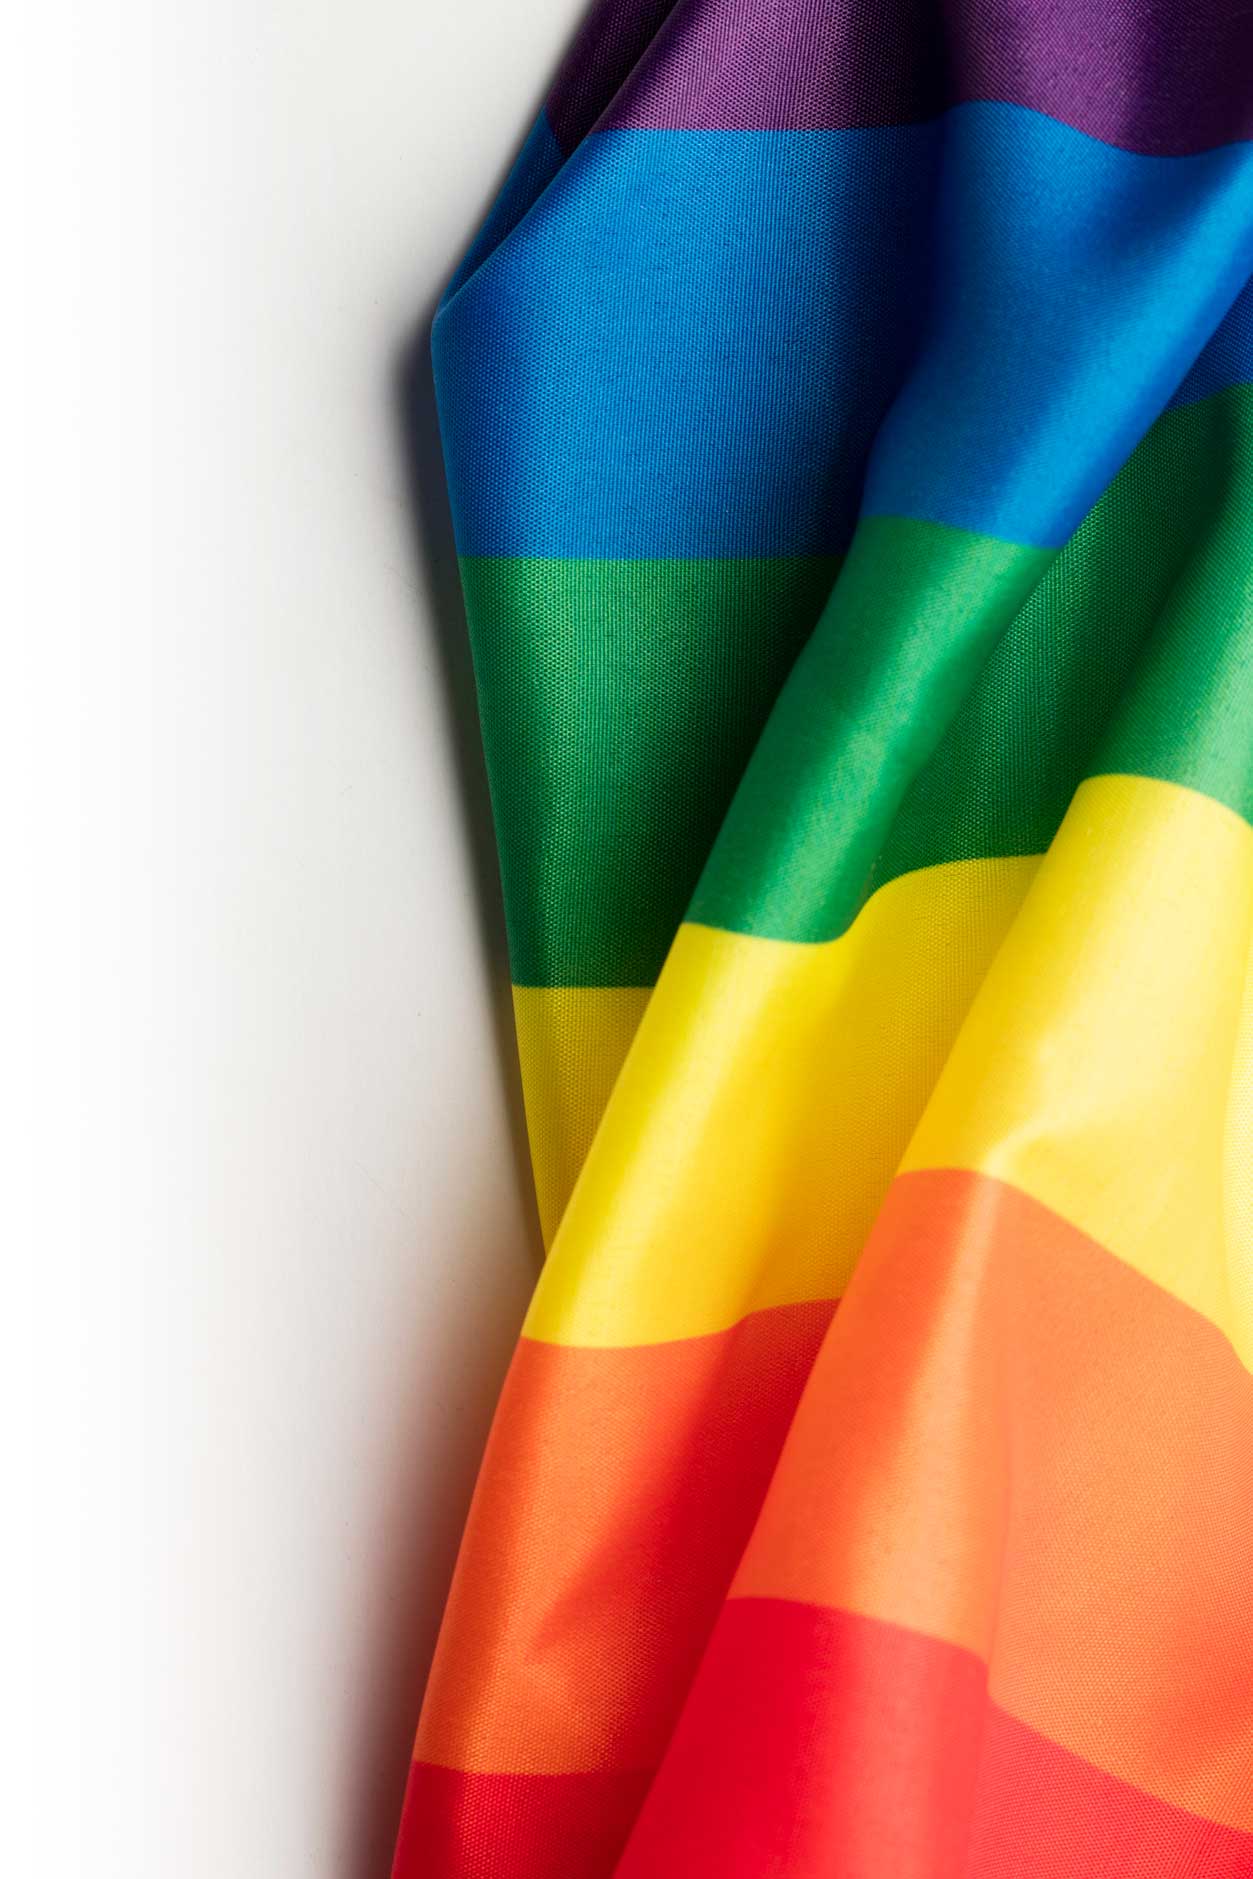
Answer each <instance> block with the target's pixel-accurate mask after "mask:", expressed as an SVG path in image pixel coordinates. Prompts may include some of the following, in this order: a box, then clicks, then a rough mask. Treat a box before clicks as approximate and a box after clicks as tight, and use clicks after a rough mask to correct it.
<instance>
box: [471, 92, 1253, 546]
mask: <svg viewBox="0 0 1253 1879" xmlns="http://www.w3.org/2000/svg"><path fill="white" fill-rule="evenodd" d="M545 174H546V182H547V186H546V187H543V186H542V185H541V187H540V188H539V189H538V190H536V189H534V188H531V193H530V195H529V197H528V198H527V201H528V203H529V206H528V207H526V208H525V209H524V210H523V212H521V214H520V215H518V214H515V213H514V211H513V210H512V209H511V210H510V212H509V216H508V218H507V219H508V223H509V229H510V232H508V234H507V238H506V239H504V240H500V239H499V237H497V238H496V240H495V241H493V242H489V243H488V244H486V246H484V247H482V248H481V249H480V253H481V254H485V255H486V258H485V259H482V260H481V262H480V264H479V265H477V266H475V267H473V268H470V266H469V264H467V266H466V268H464V269H463V270H462V273H461V276H460V279H461V282H462V283H463V284H462V285H460V286H459V288H458V290H456V291H453V292H450V296H449V298H448V300H447V303H446V305H445V308H444V310H443V312H442V313H441V315H440V317H439V319H438V321H437V323H436V330H435V336H434V345H435V357H436V368H437V376H438V383H439V391H440V401H441V409H442V414H443V419H444V425H445V446H446V456H447V462H448V471H449V482H450V489H451V494H452V499H453V509H454V517H455V521H456V527H457V535H458V543H459V546H460V548H461V551H462V552H463V553H466V554H478V555H554V556H570V557H587V558H592V557H597V556H605V557H608V556H641V557H665V556H744V555H773V554H789V553H791V554H805V553H820V552H831V551H834V550H838V549H839V548H841V547H842V546H843V545H844V544H845V542H846V540H847V538H848V534H849V532H850V528H851V525H852V522H853V520H854V517H855V514H856V511H857V507H858V503H859V500H860V497H861V492H862V484H863V478H864V476H865V466H866V461H867V456H868V453H869V451H870V447H871V445H872V443H875V438H876V433H879V436H878V441H877V443H875V448H874V456H873V461H872V465H871V472H870V480H869V484H868V487H867V506H868V507H869V508H870V509H872V510H874V511H876V512H887V513H895V514H903V515H914V516H918V517H921V518H924V519H929V520H934V521H939V522H947V523H949V524H952V525H955V526H958V527H963V528H968V529H972V530H975V531H976V532H979V533H983V534H993V535H1001V536H1003V537H1006V538H1008V539H1011V540H1017V541H1024V542H1033V543H1040V544H1049V543H1054V542H1059V541H1061V540H1064V539H1065V537H1066V536H1067V535H1068V534H1069V533H1070V531H1071V529H1072V528H1073V527H1074V525H1075V523H1076V521H1077V520H1078V519H1079V517H1080V516H1081V515H1082V514H1083V513H1084V511H1085V510H1086V509H1087V507H1088V506H1089V505H1090V503H1091V502H1092V501H1093V500H1094V499H1095V497H1096V495H1097V494H1099V492H1100V490H1101V488H1103V487H1104V485H1105V483H1106V482H1107V481H1108V480H1109V478H1110V476H1111V475H1112V474H1113V472H1114V471H1115V470H1116V469H1117V467H1118V465H1119V464H1120V463H1121V462H1122V461H1123V459H1124V458H1125V457H1126V456H1127V454H1128V453H1129V451H1130V449H1131V448H1132V447H1133V445H1134V443H1135V442H1136V440H1137V439H1138V437H1139V435H1140V434H1141V433H1142V431H1143V430H1144V428H1145V427H1146V426H1147V424H1148V423H1149V422H1150V421H1151V420H1152V418H1153V417H1154V416H1155V415H1156V413H1157V411H1158V410H1160V409H1161V408H1162V406H1163V405H1165V404H1166V403H1167V402H1168V401H1169V400H1170V398H1171V396H1172V394H1173V393H1174V392H1175V391H1176V388H1177V387H1179V385H1180V381H1181V379H1183V377H1184V375H1185V373H1187V371H1188V368H1189V366H1190V364H1191V363H1192V361H1193V360H1194V359H1195V358H1196V356H1197V354H1198V352H1199V351H1200V349H1201V348H1202V346H1203V345H1204V343H1205V341H1206V339H1207V337H1208V336H1209V334H1210V333H1211V332H1212V330H1213V328H1214V327H1215V326H1216V325H1217V323H1218V322H1219V320H1220V319H1221V318H1222V315H1223V313H1224V312H1225V311H1226V309H1227V308H1228V307H1229V306H1230V304H1231V302H1232V300H1233V299H1234V297H1235V295H1236V293H1237V291H1238V289H1239V287H1240V285H1241V280H1242V278H1243V277H1245V276H1247V272H1248V260H1247V256H1248V243H1249V239H1250V230H1251V229H1253V150H1250V148H1249V147H1248V146H1244V145H1236V146H1229V147H1227V148H1224V149H1221V150H1216V151H1210V152H1206V153H1204V154H1202V155H1198V156H1189V157H1146V156H1140V155H1135V154H1133V153H1130V152H1127V151H1124V150H1120V149H1115V148H1113V147H1111V146H1109V145H1106V144H1102V143H1098V142H1097V141H1095V140H1094V139H1092V138H1089V137H1086V136H1084V135H1083V134H1082V133H1081V132H1078V131H1074V130H1071V129H1069V128H1068V127H1066V126H1064V125H1060V124H1057V123H1055V122H1054V121H1053V120H1052V119H1049V118H1046V117H1042V116H1039V115H1037V114H1036V113H1034V112H1030V111H1027V110H1024V109H1022V108H1020V107H1017V106H1012V105H996V104H972V105H964V106H961V107H959V108H958V109H956V110H954V111H952V112H950V113H949V114H948V116H947V117H946V118H945V119H942V120H940V121H939V122H938V123H931V124H924V125H910V126H903V127H894V128H887V129H871V130H851V131H784V132H753V131H748V132H743V131H652V130H644V131H605V132H597V133H594V134H593V135H592V136H590V137H588V138H586V139H585V140H584V141H583V143H582V144H580V146H579V147H578V149H577V150H576V152H575V153H574V155H573V156H572V157H570V158H568V159H567V160H566V162H565V164H564V166H563V167H562V168H561V169H560V171H559V172H557V173H555V174H552V175H548V174H547V172H545ZM937 179H938V180H937ZM515 208H516V199H515ZM1242 253H1243V256H1244V259H1243V264H1242V265H1243V275H1242V274H1241V272H1240V270H1241V262H1240V260H1238V258H1237V257H1238V256H1240V255H1241V254H1242ZM911 359H913V360H915V363H914V365H913V369H912V370H911V371H909V375H908V379H907V378H906V373H907V368H908V367H909V365H910V361H911ZM902 383H904V385H905V389H904V391H903V392H902V395H901V396H900V397H899V399H897V402H896V404H895V407H894V408H893V409H892V411H891V415H890V416H889V417H888V418H887V420H886V422H884V418H885V413H887V411H888V407H889V406H890V405H891V404H892V401H893V398H894V397H895V395H896V393H897V391H898V390H899V389H900V387H901V386H902ZM881 426H882V429H881V428H880V427H881Z"/></svg>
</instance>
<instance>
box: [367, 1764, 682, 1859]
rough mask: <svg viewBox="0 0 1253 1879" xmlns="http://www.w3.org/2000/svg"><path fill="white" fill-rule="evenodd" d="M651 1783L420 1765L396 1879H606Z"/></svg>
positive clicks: (410, 1791)
mask: <svg viewBox="0 0 1253 1879" xmlns="http://www.w3.org/2000/svg"><path fill="white" fill-rule="evenodd" d="M647 1783H648V1776H647V1775H644V1774H589V1775H475V1774H464V1773H462V1771H461V1770H460V1769H457V1768H440V1767H437V1766H436V1765H435V1764H434V1763H433V1762H414V1764H413V1766H412V1768H411V1769H410V1771H409V1785H408V1787H407V1788H406V1790H405V1807H404V1814H403V1817H402V1819H401V1823H400V1838H399V1841H398V1842H397V1846H396V1859H395V1864H394V1865H393V1867H392V1879H522V1875H524V1874H525V1875H528V1876H529V1879H592V1876H593V1875H596V1876H597V1879H602V1876H603V1875H606V1874H608V1873H610V1872H612V1871H613V1867H614V1862H615V1861H616V1859H617V1857H618V1854H619V1852H620V1851H621V1849H622V1845H623V1842H624V1841H625V1840H626V1837H627V1834H628V1833H629V1832H630V1830H631V1822H632V1821H633V1820H634V1818H635V1815H636V1812H637V1810H638V1808H639V1804H640V1800H641V1797H642V1795H643V1793H644V1789H645V1787H646V1786H647Z"/></svg>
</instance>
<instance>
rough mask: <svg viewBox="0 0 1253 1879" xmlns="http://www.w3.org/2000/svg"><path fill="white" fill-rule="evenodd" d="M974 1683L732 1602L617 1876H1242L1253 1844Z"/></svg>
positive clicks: (932, 1647)
mask: <svg viewBox="0 0 1253 1879" xmlns="http://www.w3.org/2000/svg"><path fill="white" fill-rule="evenodd" d="M985 1675H986V1673H985V1670H984V1666H983V1664H982V1663H981V1662H980V1661H979V1659H978V1658H976V1657H975V1656H974V1655H973V1654H972V1653H970V1652H968V1651H964V1650H961V1649H958V1648H957V1647H956V1646H953V1645H950V1644H943V1643H940V1642H939V1641H938V1640H936V1639H932V1638H925V1637H923V1636H922V1635H921V1634H919V1633H917V1632H911V1631H907V1630H904V1629H903V1628H901V1627H899V1626H896V1625H890V1624H884V1623H882V1622H880V1621H879V1620H877V1619H873V1618H861V1617H854V1616H852V1615H850V1614H849V1613H846V1612H838V1611H831V1610H826V1609H823V1608H821V1607H818V1606H812V1605H800V1604H793V1603H791V1602H790V1601H787V1600H781V1599H734V1600H732V1601H730V1603H729V1604H728V1605H727V1607H726V1609H725V1611H724V1613H723V1615H722V1618H721V1619H720V1621H719V1624H718V1627H717V1629H716V1631H715V1633H714V1636H713V1639H712V1640H711V1643H710V1647H709V1650H708V1652H707V1654H706V1657H705V1661H704V1663H703V1665H702V1668H701V1672H700V1675H699V1676H698V1678H697V1680H696V1683H695V1685H694V1688H693V1691H692V1694H691V1696H690V1698H689V1701H688V1704H687V1707H686V1708H685V1710H684V1712H683V1716H682V1719H681V1721H680V1723H679V1726H678V1729H677V1731H676V1734H675V1736H674V1739H673V1741H672V1743H671V1746H670V1749H669V1752H668V1754H667V1757H666V1760H665V1762H664V1763H663V1765H662V1769H661V1772H660V1774H659V1775H658V1776H657V1778H656V1780H655V1782H654V1783H653V1786H652V1789H651V1791H650V1793H649V1796H648V1799H647V1801H646V1802H645V1804H644V1808H643V1811H642V1814H641V1816H640V1820H639V1822H638V1825H637V1827H636V1830H635V1833H634V1834H633V1836H632V1838H631V1841H630V1843H629V1846H628V1848H627V1851H626V1854H625V1856H624V1858H623V1859H622V1861H621V1862H620V1864H619V1865H618V1866H617V1867H616V1868H614V1869H612V1870H613V1871H614V1873H615V1879H774V1876H776V1875H777V1876H778V1879H783V1876H784V1875H786V1879H837V1876H838V1879H1097V1876H1098V1875H1099V1876H1100V1879H1185V1876H1186V1879H1250V1875H1253V1835H1248V1834H1244V1833H1239V1832H1237V1831H1236V1830H1234V1829H1233V1828H1230V1827H1224V1826H1220V1825H1218V1824H1217V1823H1215V1822H1213V1821H1208V1820H1202V1819H1200V1818H1198V1817H1197V1816H1196V1815H1193V1814H1189V1813H1186V1812H1184V1810H1183V1809H1181V1808H1176V1807H1172V1806H1171V1805H1170V1804H1169V1803H1168V1802H1165V1801H1161V1800H1158V1799H1157V1798H1156V1797H1155V1796H1151V1795H1147V1794H1144V1793H1142V1792H1141V1791H1140V1790H1139V1789H1137V1788H1133V1787H1131V1786H1129V1785H1128V1784H1127V1783H1125V1782H1122V1781H1118V1780H1116V1779H1115V1778H1114V1777H1113V1776H1112V1775H1107V1774H1104V1773H1103V1772H1101V1771H1099V1770H1097V1769H1095V1768H1093V1767H1092V1766H1091V1765H1090V1764H1089V1763H1087V1762H1084V1761H1082V1760H1081V1759H1080V1758H1079V1757H1078V1756H1076V1755H1073V1754H1071V1753H1070V1752H1069V1751H1068V1750H1066V1749H1062V1748H1059V1747H1057V1746H1056V1744H1054V1743H1052V1742H1049V1741H1047V1740H1046V1739H1045V1738H1044V1737H1043V1736H1041V1735H1038V1734H1036V1732H1035V1731H1034V1730H1032V1729H1028V1728H1027V1727H1025V1726H1024V1725H1023V1724H1021V1723H1019V1722H1016V1721H1014V1720H1013V1719H1012V1718H1011V1717H1009V1716H1007V1715H1005V1713H1004V1712H1003V1711H1002V1710H1000V1709H998V1708H997V1706H996V1705H995V1704H994V1703H992V1702H991V1701H990V1700H989V1698H988V1696H987V1691H986V1682H985ZM1250 1780H1251V1782H1253V1770H1251V1771H1250ZM553 1870H554V1872H556V1871H558V1870H560V1869H559V1868H554V1869H553Z"/></svg>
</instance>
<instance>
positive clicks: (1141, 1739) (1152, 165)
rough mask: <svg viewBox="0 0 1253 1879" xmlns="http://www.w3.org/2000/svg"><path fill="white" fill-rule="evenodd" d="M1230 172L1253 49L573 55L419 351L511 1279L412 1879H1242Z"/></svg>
mask: <svg viewBox="0 0 1253 1879" xmlns="http://www.w3.org/2000/svg"><path fill="white" fill-rule="evenodd" d="M1251 139H1253V8H1250V6H1249V5H1248V4H1246V0H1187V4H1183V0H601V4H599V5H598V6H597V7H596V8H595V9H594V10H593V12H592V13H591V15H590V16H589V18H588V19H587V21H586V23H585V25H584V27H583V28H582V30H581V32H580V34H579V36H578V38H577V40H576V42H575V44H574V45H573V47H572V49H571V51H570V53H569V55H568V57H567V59H566V61H565V63H564V65H563V66H562V68H561V70H560V72H559V75H558V77H557V79H556V82H555V85H554V87H553V90H552V93H551V95H550V97H549V99H548V103H547V106H546V108H545V110H544V112H543V114H542V115H541V117H540V119H539V121H538V123H537V124H536V125H535V127H534V130H533V131H532V133H531V135H530V137H529V139H528V141H527V142H526V144H525V146H524V148H523V150H522V153H521V155H520V157H519V158H518V161H517V164H516V166H515V168H514V170H513V172H512V174H511V176H510V178H509V180H508V182H507V183H506V185H505V188H504V190H503V192H502V194H501V196H500V199H499V201H498V202H497V203H496V205H495V207H494V208H493V210H492V212H491V214H490V216H489V218H488V221H487V223H486V226H485V227H484V228H483V230H482V231H481V233H480V234H479V236H478V238H477V239H476V241H475V242H474V245H473V247H472V248H471V250H470V253H469V255H468V256H467V258H466V260H465V262H464V263H463V264H462V266H461V268H460V269H459V271H458V273H457V274H456V276H455V278H454V280H453V282H452V284H451V285H450V287H449V289H448V292H447V294H446V296H445V299H444V301H443V303H442V306H441V310H440V312H439V314H438V317H437V320H436V325H435V333H434V355H435V366H436V376H437V386H438V393H439V402H440V413H441V423H442V427H443V434H444V443H445V452H446V460H447V472H448V482H449V488H450V492H451V499H452V505H453V513H454V520H455V527H456V535H457V544H458V551H459V554H460V556H461V565H462V575H463V583H464V590H465V596H466V603H467V612H468V618H469V627H470V633H471V637H472V642H473V651H474V659H475V666H476V672H477V679H478V686H479V699H480V707H481V716H482V727H483V737H484V744H485V749H486V756H487V764H488V771H489V777H490V783H491V790H492V800H493V806H494V812H495V818H496V825H497V832H498V838H499V848H500V861H501V873H502V879H503V885H504V895H505V905H506V916H507V922H508V931H509V943H510V953H511V961H512V972H513V978H514V987H515V989H514V998H515V1005H516V1014H517V1032H518V1046H519V1053H520V1059H521V1067H522V1076H523V1084H524V1094H525V1101H526V1113H527V1123H528V1128H529V1132H530V1139H531V1144H532V1150H533V1158H534V1170H535V1186H536V1193H537V1197H538V1204H539V1212H540V1217H541V1222H542V1227H543V1233H544V1238H545V1241H546V1243H547V1245H548V1256H547V1259H546V1263H545V1265H544V1268H543V1271H542V1275H541V1276H540V1278H539V1282H538V1285H537V1288H536V1291H535V1296H534V1301H533V1303H532V1305H531V1308H530V1312H529V1315H528V1317H527V1319H526V1323H525V1326H524V1328H523V1333H522V1337H521V1340H520V1342H519V1344H518V1347H517V1352H516V1355H515V1357H514V1359H513V1363H512V1366H511V1368H510V1371H509V1374H508V1378H507V1380H506V1383H505V1386H504V1391H503V1395H502V1398H501V1401H500V1404H499V1408H498V1411H497V1414H496V1418H495V1422H494V1426H493V1429H492V1434H491V1437H490V1441H489V1444H488V1448H487V1452H486V1456H485V1459H484V1461H483V1466H482V1472H481V1476H480V1479H479V1483H478V1487H477V1490H476V1493H475V1497H474V1502H473V1507H472V1511H471V1514H470V1518H469V1524H468V1528H467V1531H466V1534H465V1538H464V1543H463V1546H462V1549H461V1554H460V1559H459V1563H458V1566H457V1569H456V1575H455V1579H454V1583H453V1586H452V1592H451V1596H450V1599H449V1604H448V1610H447V1615H446V1618H445V1622H444V1626H443V1630H442V1634H441V1637H440V1642H439V1646H438V1651H437V1655H436V1660H435V1664H434V1668H433V1671H432V1674H431V1679H430V1683H429V1687H428V1689H427V1692H426V1696H425V1702H424V1704H423V1706H422V1709H421V1720H420V1723H419V1727H418V1735H417V1744H416V1749H415V1759H414V1763H413V1768H412V1773H411V1778H410V1782H409V1787H408V1793H407V1797H406V1802H405V1810H404V1818H403V1823H402V1827H401V1833H400V1842H399V1850H398V1853H397V1858H396V1868H395V1871H396V1879H776V1876H779V1879H783V1876H786V1879H1092V1876H1093V1875H1102V1876H1108V1879H1133V1876H1134V1879H1141V1875H1143V1876H1144V1879H1185V1876H1186V1879H1251V1876H1253V1374H1251V1372H1253V949H1251V942H1253V827H1251V826H1250V822H1251V818H1253V282H1251V276H1253V142H1251V141H1250V140H1251ZM415 1694H416V1693H415Z"/></svg>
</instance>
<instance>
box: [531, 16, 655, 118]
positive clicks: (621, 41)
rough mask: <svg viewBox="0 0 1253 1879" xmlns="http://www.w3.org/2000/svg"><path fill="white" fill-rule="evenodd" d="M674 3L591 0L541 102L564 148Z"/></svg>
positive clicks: (606, 100)
mask: <svg viewBox="0 0 1253 1879" xmlns="http://www.w3.org/2000/svg"><path fill="white" fill-rule="evenodd" d="M674 5H675V0H592V7H591V10H590V12H589V13H588V14H587V16H586V18H585V19H584V21H583V24H582V25H581V26H580V28H579V30H578V32H577V33H576V34H575V36H574V38H573V40H572V41H571V43H570V49H569V51H568V52H567V53H566V56H565V58H564V59H563V60H562V61H561V65H560V67H559V68H558V71H557V76H556V78H555V79H554V80H553V87H552V90H551V91H550V92H549V94H548V102H547V103H546V104H545V106H544V111H545V114H546V116H547V118H548V122H549V124H550V125H551V126H552V131H553V135H554V136H555V137H556V139H557V142H558V143H559V144H560V145H561V147H562V149H563V150H564V151H566V153H567V154H568V153H569V152H570V151H571V150H573V149H574V146H575V145H576V144H577V143H581V142H582V140H583V138H584V137H585V136H586V135H587V133H588V131H589V130H591V128H592V125H593V124H594V123H595V122H596V120H597V118H599V117H600V116H601V114H602V112H604V111H606V110H607V109H608V107H609V106H610V105H611V104H612V103H613V101H614V99H615V97H617V95H618V93H619V91H620V90H621V88H622V86H623V84H624V83H625V81H626V80H627V79H628V78H629V77H630V75H631V72H632V70H633V69H634V67H635V65H636V63H637V62H638V60H639V59H640V58H641V57H642V55H643V54H644V53H645V52H647V51H648V48H649V46H650V44H651V43H652V42H653V41H654V40H655V39H656V38H657V35H658V33H659V32H660V30H661V28H662V27H663V26H664V24H665V21H666V16H667V15H668V14H669V13H670V12H671V11H672V10H673V8H674Z"/></svg>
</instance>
